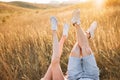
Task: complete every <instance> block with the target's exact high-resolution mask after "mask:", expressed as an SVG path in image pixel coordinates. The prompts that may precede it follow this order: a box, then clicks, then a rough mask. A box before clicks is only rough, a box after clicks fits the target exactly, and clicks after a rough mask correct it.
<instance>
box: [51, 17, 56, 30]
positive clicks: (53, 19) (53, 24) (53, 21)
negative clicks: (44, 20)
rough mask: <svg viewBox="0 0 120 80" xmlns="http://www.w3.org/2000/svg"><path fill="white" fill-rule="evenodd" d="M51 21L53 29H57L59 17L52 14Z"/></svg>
mask: <svg viewBox="0 0 120 80" xmlns="http://www.w3.org/2000/svg"><path fill="white" fill-rule="evenodd" d="M50 22H51V29H52V30H57V19H56V18H55V17H54V16H52V17H51V18H50Z"/></svg>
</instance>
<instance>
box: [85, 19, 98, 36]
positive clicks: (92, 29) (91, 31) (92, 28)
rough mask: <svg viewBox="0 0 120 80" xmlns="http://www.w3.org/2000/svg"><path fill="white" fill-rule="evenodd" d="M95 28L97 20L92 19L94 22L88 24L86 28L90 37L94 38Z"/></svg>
mask: <svg viewBox="0 0 120 80" xmlns="http://www.w3.org/2000/svg"><path fill="white" fill-rule="evenodd" d="M96 28H97V22H96V21H94V22H93V23H92V24H91V25H90V27H89V29H88V30H87V32H88V33H90V36H91V38H94V32H95V30H96Z"/></svg>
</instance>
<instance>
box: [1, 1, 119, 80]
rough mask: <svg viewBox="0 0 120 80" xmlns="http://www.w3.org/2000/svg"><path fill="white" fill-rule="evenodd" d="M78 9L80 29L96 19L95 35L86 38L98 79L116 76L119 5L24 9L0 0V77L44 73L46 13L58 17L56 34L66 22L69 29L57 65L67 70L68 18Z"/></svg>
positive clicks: (48, 38)
mask: <svg viewBox="0 0 120 80" xmlns="http://www.w3.org/2000/svg"><path fill="white" fill-rule="evenodd" d="M78 8H79V9H80V10H81V14H80V16H81V25H82V27H83V29H84V30H87V28H88V27H89V26H90V24H91V23H92V21H94V20H96V21H97V22H98V28H97V31H96V33H95V38H94V39H93V40H89V41H90V46H91V48H92V49H93V51H94V53H95V56H96V60H97V63H98V66H99V68H100V79H101V80H119V79H120V6H119V5H117V6H107V7H102V8H95V7H89V6H88V5H87V4H86V5H85V6H84V5H82V6H81V5H80V4H76V5H68V6H64V7H58V8H49V7H48V9H47V8H45V9H43V8H42V9H29V8H28V9H27V8H22V7H18V6H14V5H9V4H6V3H0V80H39V79H40V78H41V77H43V76H44V74H45V72H46V71H47V68H48V66H49V64H50V60H51V55H52V35H51V30H50V29H51V28H50V21H49V18H50V16H52V15H54V16H56V17H57V18H58V21H59V23H58V26H59V28H58V29H59V31H58V36H59V39H60V37H61V35H62V27H63V25H64V23H65V22H67V23H69V25H70V31H69V36H68V39H67V41H66V42H65V45H64V49H63V55H62V58H61V67H62V70H63V72H64V73H65V72H66V71H67V63H68V56H69V53H70V51H71V49H72V47H73V45H74V43H75V29H74V27H73V26H72V25H71V23H70V20H71V16H72V11H73V10H75V9H78Z"/></svg>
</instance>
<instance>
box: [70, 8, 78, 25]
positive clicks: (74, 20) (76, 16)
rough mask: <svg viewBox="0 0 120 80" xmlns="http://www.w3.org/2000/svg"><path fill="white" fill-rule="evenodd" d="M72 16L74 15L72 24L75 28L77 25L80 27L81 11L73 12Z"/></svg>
mask: <svg viewBox="0 0 120 80" xmlns="http://www.w3.org/2000/svg"><path fill="white" fill-rule="evenodd" d="M72 15H73V17H72V20H71V22H72V24H73V26H74V25H75V24H77V25H80V10H79V9H77V10H75V11H73V14H72Z"/></svg>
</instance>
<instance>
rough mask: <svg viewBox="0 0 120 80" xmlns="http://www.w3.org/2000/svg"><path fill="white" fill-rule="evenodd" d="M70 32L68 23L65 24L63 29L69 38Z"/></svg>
mask: <svg viewBox="0 0 120 80" xmlns="http://www.w3.org/2000/svg"><path fill="white" fill-rule="evenodd" d="M68 31H69V25H68V24H67V23H66V24H64V27H63V35H64V36H66V37H67V36H68Z"/></svg>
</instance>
